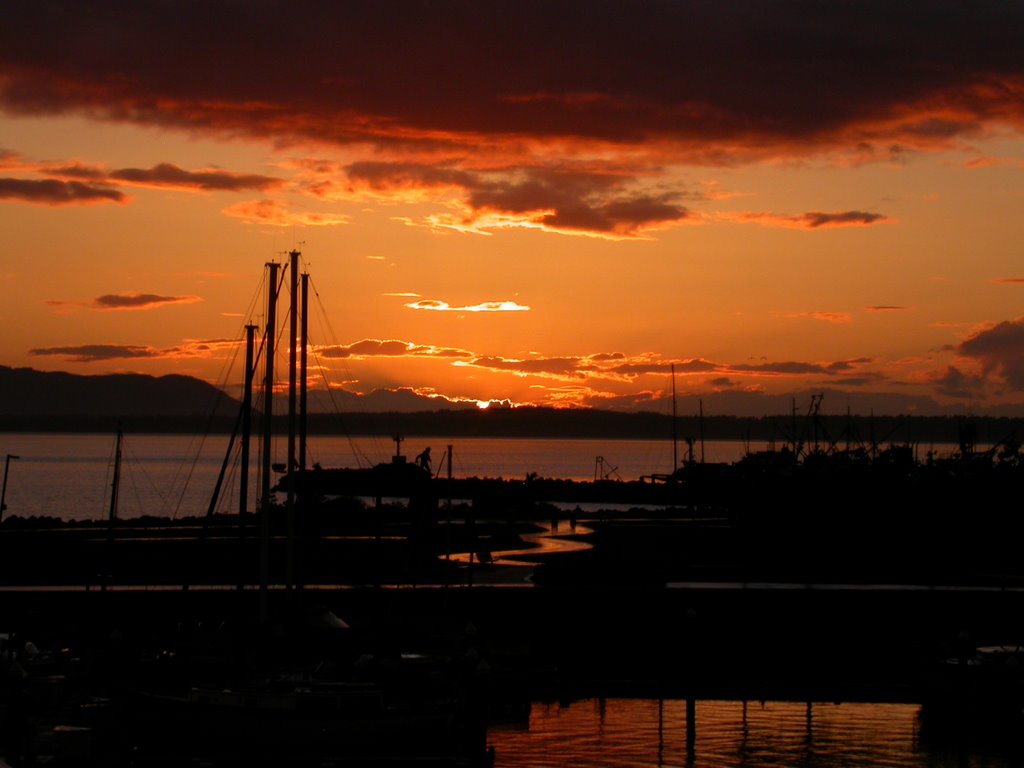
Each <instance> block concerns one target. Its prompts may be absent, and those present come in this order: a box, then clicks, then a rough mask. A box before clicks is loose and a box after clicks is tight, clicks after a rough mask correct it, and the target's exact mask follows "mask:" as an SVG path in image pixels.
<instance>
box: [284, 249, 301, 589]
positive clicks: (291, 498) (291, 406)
mask: <svg viewBox="0 0 1024 768" xmlns="http://www.w3.org/2000/svg"><path fill="white" fill-rule="evenodd" d="M300 255H301V254H300V253H299V252H298V251H290V252H289V253H288V258H289V259H290V264H289V266H290V269H289V281H288V282H289V287H290V290H291V303H290V305H289V307H288V469H287V474H286V475H285V477H286V478H287V479H288V481H287V492H288V500H287V502H286V506H285V527H286V536H285V567H284V584H285V589H286V590H287V591H288V592H291V590H292V587H293V586H294V584H295V470H296V468H297V466H298V461H297V460H296V455H295V433H296V410H297V397H298V391H297V383H296V374H297V372H298V345H297V342H298V338H297V337H298V335H299V301H298V299H299V256H300Z"/></svg>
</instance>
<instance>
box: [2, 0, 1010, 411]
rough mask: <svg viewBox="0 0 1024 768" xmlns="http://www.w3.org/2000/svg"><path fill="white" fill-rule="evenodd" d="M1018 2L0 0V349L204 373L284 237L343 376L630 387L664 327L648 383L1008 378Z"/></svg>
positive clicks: (213, 376)
mask: <svg viewBox="0 0 1024 768" xmlns="http://www.w3.org/2000/svg"><path fill="white" fill-rule="evenodd" d="M90 6H94V7H90ZM1021 30H1024V4H1021V3H1017V2H1009V3H1007V2H995V1H991V2H985V1H984V0H982V1H980V2H970V3H964V2H941V1H937V0H928V1H927V2H925V1H923V0H922V1H919V2H895V3H894V2H891V0H890V1H888V2H856V3H853V2H828V3H809V2H797V1H795V0H788V1H780V2H770V3H768V2H762V1H761V0H756V1H755V0H748V1H747V2H720V1H708V2H683V1H682V0H679V1H678V2H635V1H634V0H629V1H625V0H624V1H623V2H595V1H594V0H579V1H578V2H543V3H542V2H534V1H532V0H526V1H523V0H514V1H509V2H491V1H490V0H488V1H487V2H467V1H465V0H463V1H456V2H437V3H427V2H386V1H385V2H381V1H380V0H374V1H373V2H346V3H336V2H304V3H290V2H218V3H209V2H179V1H174V2H171V1H170V0H167V1H166V2H145V1H142V2H103V3H85V2H73V1H70V0H69V1H68V2H46V1H45V0H30V1H26V2H20V1H19V0H13V1H9V2H8V3H5V10H4V21H3V25H2V28H0V223H2V232H3V240H4V249H3V254H4V255H3V257H2V262H0V287H2V289H3V298H4V301H3V303H2V305H0V317H2V319H3V323H4V333H3V335H2V336H0V364H4V365H9V366H16V367H23V366H27V367H33V368H37V369H41V370H66V371H71V372H74V373H82V374H94V373H110V372H126V371H130V372H141V373H149V374H154V375H160V374H165V373H172V372H174V373H184V374H189V375H194V376H198V377H201V378H204V379H206V380H208V381H211V382H214V383H220V382H221V381H222V379H223V378H224V377H225V376H230V381H229V387H230V388H232V392H233V393H236V392H237V387H236V384H237V380H238V379H239V378H240V377H241V373H239V372H238V369H239V367H240V366H239V365H238V363H237V362H236V363H235V366H234V368H233V369H232V372H231V373H230V374H229V373H228V370H229V368H228V367H229V364H230V362H231V359H232V358H233V357H234V356H235V352H236V350H237V348H238V343H237V342H238V340H239V339H241V338H242V336H243V331H242V326H243V324H244V323H245V321H246V318H247V317H251V316H253V313H255V315H257V316H258V315H261V314H262V313H263V311H264V310H263V308H262V306H260V305H259V302H260V301H261V299H260V297H259V294H258V286H259V283H260V281H261V279H262V278H263V265H264V263H265V262H267V261H270V260H282V259H283V258H284V254H285V253H286V252H287V251H288V250H290V249H293V248H297V249H299V250H301V251H302V253H303V258H304V262H305V265H306V267H307V268H308V270H309V272H310V274H311V275H312V280H313V284H314V286H315V288H316V290H317V296H318V298H317V299H315V300H314V301H313V303H312V306H313V308H314V309H315V311H311V316H310V320H311V329H312V342H313V344H314V349H313V353H314V354H313V357H312V359H313V360H314V363H315V364H316V365H317V366H318V368H320V369H322V372H323V376H322V377H321V376H319V375H318V376H317V379H318V381H319V382H320V383H321V385H322V382H323V381H327V382H329V383H330V384H332V385H334V386H343V387H344V388H345V389H347V390H348V391H350V392H353V393H362V394H369V393H371V392H373V391H374V390H380V389H397V388H407V389H408V390H409V391H411V392H415V393H417V394H419V395H423V396H431V397H433V396H444V397H447V398H449V399H451V400H466V401H490V400H492V399H493V400H508V401H511V402H512V403H537V404H546V405H560V406H563V405H582V406H589V407H603V408H616V409H653V410H661V409H663V407H664V404H665V402H666V400H665V397H666V394H667V393H668V392H669V391H670V389H671V380H670V376H669V371H670V367H671V366H672V365H673V364H674V365H675V368H676V386H677V388H678V391H679V393H680V395H681V396H682V398H684V400H683V401H682V402H683V403H685V405H684V406H683V407H684V408H685V409H691V408H692V407H693V405H694V404H695V403H696V400H697V398H702V399H703V400H704V401H705V404H706V408H708V409H710V410H712V411H716V412H719V413H722V412H738V413H739V412H741V413H751V414H755V415H759V414H762V413H769V412H779V411H780V410H783V409H784V407H786V406H785V405H784V404H788V402H789V399H790V398H791V397H793V396H796V397H798V398H802V399H804V400H806V399H807V398H808V397H809V393H810V392H826V393H827V396H826V400H825V403H824V410H826V411H832V412H835V411H845V410H846V408H847V407H848V406H849V407H851V408H852V409H853V410H854V411H859V412H862V413H866V412H867V411H868V410H869V409H873V410H874V411H875V412H876V413H891V412H899V411H909V412H917V413H936V412H954V413H965V412H971V413H1010V414H1017V415H1022V414H1024V135H1022V130H1024V45H1022V43H1021ZM254 302H255V304H254ZM407 394H408V392H407ZM407 399H408V397H407ZM443 402H444V401H443V400H440V399H435V400H433V401H428V400H424V403H425V406H424V407H440V406H441V405H443ZM432 403H433V404H432Z"/></svg>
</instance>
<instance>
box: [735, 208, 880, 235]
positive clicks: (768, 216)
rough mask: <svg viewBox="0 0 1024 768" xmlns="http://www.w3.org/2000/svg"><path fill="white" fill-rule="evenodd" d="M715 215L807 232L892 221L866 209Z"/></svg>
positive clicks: (742, 221)
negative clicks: (786, 213) (791, 213)
mask: <svg viewBox="0 0 1024 768" xmlns="http://www.w3.org/2000/svg"><path fill="white" fill-rule="evenodd" d="M717 216H718V218H722V219H726V220H729V221H737V222H741V223H744V222H745V223H752V224H760V225H761V226H763V227H784V228H786V229H803V230H806V231H808V232H811V231H814V230H817V229H834V228H837V227H870V226H872V225H874V224H883V223H885V222H890V221H892V219H890V218H889V217H888V216H885V215H883V214H881V213H868V212H866V211H837V212H832V213H825V212H822V211H811V212H809V213H801V214H798V215H796V216H787V215H785V214H780V213H721V214H717Z"/></svg>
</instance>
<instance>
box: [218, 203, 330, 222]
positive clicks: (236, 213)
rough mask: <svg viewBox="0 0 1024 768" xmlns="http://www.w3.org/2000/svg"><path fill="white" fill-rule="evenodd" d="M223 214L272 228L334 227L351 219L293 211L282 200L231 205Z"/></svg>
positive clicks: (328, 214) (327, 214)
mask: <svg viewBox="0 0 1024 768" xmlns="http://www.w3.org/2000/svg"><path fill="white" fill-rule="evenodd" d="M221 213H223V214H224V215H225V216H232V217H234V218H238V219H241V220H242V221H244V222H245V223H246V224H269V225H270V226H272V227H332V226H337V225H339V224H348V222H349V217H348V216H346V215H344V214H341V213H316V212H313V211H293V210H291V206H290V205H289V204H288V203H286V202H284V201H282V200H250V201H248V202H244V203H236V204H235V205H229V206H228V207H227V208H225V209H223V210H222V211H221Z"/></svg>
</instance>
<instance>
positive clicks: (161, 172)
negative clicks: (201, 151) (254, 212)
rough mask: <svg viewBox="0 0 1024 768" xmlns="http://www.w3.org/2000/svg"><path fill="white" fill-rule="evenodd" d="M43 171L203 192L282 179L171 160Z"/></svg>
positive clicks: (272, 185)
mask: <svg viewBox="0 0 1024 768" xmlns="http://www.w3.org/2000/svg"><path fill="white" fill-rule="evenodd" d="M45 172H46V173H47V174H49V175H51V176H57V177H61V178H70V179H86V180H90V181H95V182H101V183H105V184H110V183H121V184H129V185H133V186H139V187H155V188H158V189H164V188H170V189H178V190H201V191H204V192H241V191H247V190H258V191H266V190H271V189H276V188H278V187H281V186H283V185H284V183H285V181H284V179H277V178H274V177H272V176H261V175H258V174H248V173H232V172H231V171H224V170H220V169H212V170H210V169H207V170H199V171H188V170H185V169H184V168H180V167H179V166H177V165H174V164H173V163H159V164H157V165H154V166H153V167H152V168H119V169H116V170H112V171H105V170H103V169H102V168H99V167H95V166H87V165H80V164H74V165H65V166H56V167H49V168H47V169H46V171H45Z"/></svg>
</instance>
